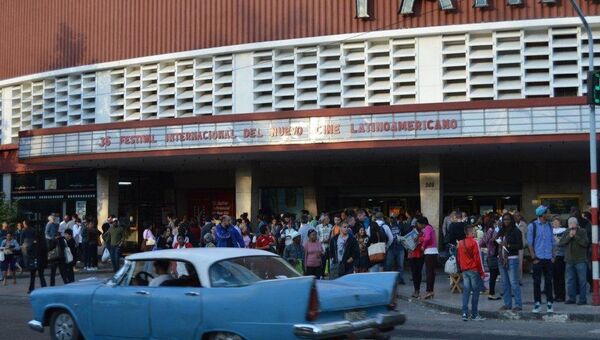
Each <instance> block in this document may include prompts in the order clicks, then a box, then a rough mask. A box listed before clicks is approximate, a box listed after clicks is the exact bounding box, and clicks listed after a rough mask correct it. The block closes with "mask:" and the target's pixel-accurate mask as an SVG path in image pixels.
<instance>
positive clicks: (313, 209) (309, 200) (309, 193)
mask: <svg viewBox="0 0 600 340" xmlns="http://www.w3.org/2000/svg"><path fill="white" fill-rule="evenodd" d="M304 209H306V210H308V212H309V213H310V214H311V215H312V216H316V217H317V218H318V216H317V214H318V212H319V211H318V210H317V192H316V190H315V187H314V185H310V186H305V187H304Z"/></svg>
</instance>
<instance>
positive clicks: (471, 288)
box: [462, 270, 483, 317]
mask: <svg viewBox="0 0 600 340" xmlns="http://www.w3.org/2000/svg"><path fill="white" fill-rule="evenodd" d="M482 284H483V281H482V280H481V276H479V272H476V271H474V270H467V271H465V272H463V296H462V312H463V314H465V315H467V316H468V315H469V297H471V316H472V317H476V316H477V315H478V311H477V305H478V304H479V293H480V292H481V285H482Z"/></svg>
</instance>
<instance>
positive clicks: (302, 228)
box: [298, 215, 315, 244]
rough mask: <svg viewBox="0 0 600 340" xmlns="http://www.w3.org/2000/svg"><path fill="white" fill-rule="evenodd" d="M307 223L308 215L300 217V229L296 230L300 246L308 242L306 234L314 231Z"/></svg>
mask: <svg viewBox="0 0 600 340" xmlns="http://www.w3.org/2000/svg"><path fill="white" fill-rule="evenodd" d="M308 221H309V218H308V215H302V216H301V217H300V229H298V232H299V233H300V237H301V241H302V244H304V243H306V242H307V241H308V232H309V231H310V230H314V229H315V228H314V227H313V226H312V225H311V224H310V223H308Z"/></svg>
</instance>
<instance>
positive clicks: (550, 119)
mask: <svg viewBox="0 0 600 340" xmlns="http://www.w3.org/2000/svg"><path fill="white" fill-rule="evenodd" d="M51 3H52V6H50V4H49V3H46V2H44V3H40V2H38V1H33V0H26V1H8V2H7V4H6V5H5V7H6V9H7V11H5V12H6V13H8V15H7V18H8V20H6V21H4V22H2V23H0V28H1V30H0V31H2V32H4V33H3V34H4V35H5V36H6V38H7V39H6V44H4V46H3V47H4V48H3V49H2V51H0V65H2V67H0V78H2V80H0V116H1V117H2V119H1V125H0V127H1V130H0V131H1V134H0V141H1V145H0V155H2V156H1V158H0V159H1V164H0V173H2V174H3V175H2V191H3V192H4V194H5V197H6V198H9V199H13V200H18V201H19V210H20V214H21V215H22V216H23V217H26V218H29V219H32V220H39V221H42V220H44V218H45V215H47V214H48V213H50V212H55V213H59V214H65V213H70V212H73V211H77V212H79V213H83V214H84V215H90V216H96V217H97V218H98V219H99V220H103V219H105V218H106V217H107V216H108V214H111V213H112V214H118V215H119V216H120V218H122V219H123V220H125V221H129V223H131V225H132V226H138V225H140V224H141V223H142V222H143V221H154V222H156V223H160V221H163V220H164V218H165V216H166V214H167V213H175V214H177V215H179V216H183V215H187V216H197V215H199V214H201V213H205V214H211V213H219V214H222V213H227V214H232V215H239V214H240V213H242V212H249V213H251V215H252V216H256V213H257V211H258V210H259V209H263V210H267V211H271V212H273V213H279V212H284V211H288V212H297V211H299V210H301V209H307V210H309V211H311V212H312V213H313V214H315V213H317V212H321V211H328V212H333V211H339V210H340V209H342V208H345V207H358V206H361V207H370V208H375V209H380V210H382V211H384V212H386V213H399V212H402V211H403V210H416V209H420V210H421V211H422V212H423V213H424V214H425V215H426V216H428V217H429V220H430V221H431V222H432V224H434V226H435V227H436V228H437V227H439V224H440V221H441V219H442V218H443V215H444V213H445V212H447V211H449V210H450V209H454V208H460V209H461V210H464V211H467V212H469V213H483V212H487V211H490V210H493V211H499V210H502V209H508V210H515V209H520V210H523V211H524V214H525V216H528V217H532V215H533V214H532V209H533V208H534V206H535V205H537V204H539V203H540V202H542V201H544V202H548V203H549V204H551V206H552V207H553V209H554V210H555V212H557V213H563V214H566V213H568V209H569V208H570V207H571V206H572V205H577V206H579V207H580V208H582V209H586V208H587V207H588V205H589V198H588V197H587V193H588V192H589V174H588V171H589V169H588V159H587V157H588V156H587V152H588V151H587V150H588V149H587V138H588V135H587V131H588V121H589V108H588V107H587V106H586V104H585V99H584V97H583V96H584V95H585V94H586V72H587V70H588V66H587V65H588V58H590V56H589V54H588V48H587V47H588V44H589V43H594V44H595V47H596V51H598V52H597V54H595V58H596V63H597V64H600V5H599V4H598V2H596V1H582V2H581V5H582V8H583V10H584V12H585V13H586V14H587V15H589V19H588V20H589V22H590V23H591V25H592V27H593V34H594V37H593V38H592V39H590V38H589V37H588V36H587V34H586V33H585V31H584V30H582V28H581V27H580V22H579V19H578V18H577V17H576V16H575V15H574V12H573V10H572V9H571V8H570V7H569V4H568V2H566V1H563V2H554V1H542V2H538V1H456V0H455V1H439V2H438V1H410V0H404V1H400V2H399V1H395V0H394V1H391V0H390V1H379V0H376V1H360V0H358V1H357V0H307V1H293V0H277V1H267V0H263V1H259V0H256V1H254V0H252V1H248V0H222V1H221V0H219V1H217V0H204V1H192V0H182V1H175V2H165V1H154V0H148V1H127V2H123V1H112V0H109V1H95V0H88V1H79V2H71V1H62V0H57V1H53V2H51ZM448 4H450V7H449V5H448ZM363 6H364V7H363ZM11 28H12V30H11ZM14 28H16V29H14ZM12 32H14V33H12Z"/></svg>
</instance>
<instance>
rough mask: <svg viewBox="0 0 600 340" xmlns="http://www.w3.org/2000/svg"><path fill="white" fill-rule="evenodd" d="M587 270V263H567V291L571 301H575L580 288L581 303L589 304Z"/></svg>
mask: <svg viewBox="0 0 600 340" xmlns="http://www.w3.org/2000/svg"><path fill="white" fill-rule="evenodd" d="M587 269H588V265H587V263H585V262H580V263H575V264H570V263H567V291H568V294H569V300H570V301H575V298H576V297H577V288H578V287H579V303H587Z"/></svg>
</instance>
